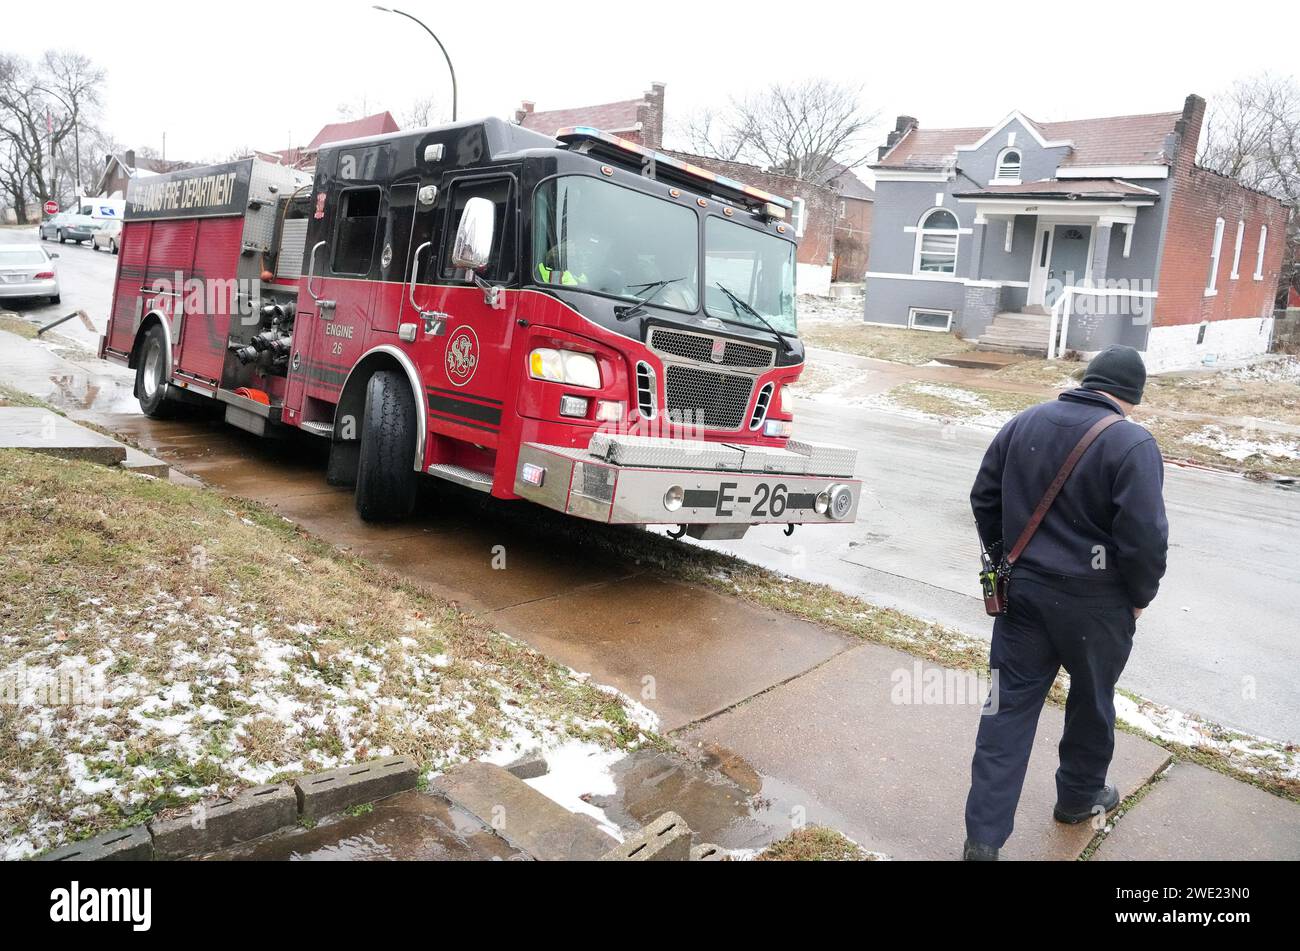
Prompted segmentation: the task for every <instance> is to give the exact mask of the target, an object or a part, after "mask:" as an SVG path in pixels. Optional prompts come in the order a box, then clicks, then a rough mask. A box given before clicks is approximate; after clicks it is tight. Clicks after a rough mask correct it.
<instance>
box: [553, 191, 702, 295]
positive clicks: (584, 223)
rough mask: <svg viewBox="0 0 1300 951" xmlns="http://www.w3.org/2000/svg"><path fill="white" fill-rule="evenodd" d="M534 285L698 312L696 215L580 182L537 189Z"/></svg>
mask: <svg viewBox="0 0 1300 951" xmlns="http://www.w3.org/2000/svg"><path fill="white" fill-rule="evenodd" d="M534 202H535V207H534V216H533V279H534V280H535V281H537V282H538V283H540V284H554V285H557V286H563V287H574V288H580V289H583V290H589V291H595V292H596V293H598V294H608V295H610V296H612V297H619V298H623V299H625V300H629V301H637V300H641V299H642V298H643V297H647V296H651V295H653V303H654V304H655V306H658V307H668V308H671V309H673V310H681V311H687V312H694V311H695V310H697V309H698V307H699V285H700V280H699V231H698V224H697V222H696V218H695V212H693V211H691V210H690V209H689V208H684V207H682V206H681V205H675V204H673V203H672V202H670V201H666V200H664V199H662V198H655V197H654V196H652V195H644V194H642V193H640V192H636V191H632V190H631V189H629V188H623V187H622V186H620V185H615V184H614V183H612V182H606V181H602V180H601V179H598V178H591V177H589V176H585V175H570V176H565V177H562V178H554V179H551V180H550V181H548V182H544V183H543V184H541V185H540V186H538V188H537V193H536V197H535V198H534Z"/></svg>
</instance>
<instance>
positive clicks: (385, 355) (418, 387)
mask: <svg viewBox="0 0 1300 951" xmlns="http://www.w3.org/2000/svg"><path fill="white" fill-rule="evenodd" d="M378 370H397V371H399V372H401V373H403V374H405V375H406V379H407V381H408V382H409V383H410V385H411V396H412V397H413V398H414V399H415V423H416V425H415V457H414V458H413V459H412V461H411V465H412V468H414V469H415V470H416V471H417V472H421V471H423V470H424V445H425V440H426V439H427V438H428V433H429V404H428V402H427V401H426V399H425V396H424V384H423V383H422V382H421V380H420V371H419V370H417V369H416V368H415V364H414V363H412V362H411V358H410V357H408V356H407V355H406V354H405V353H403V352H402V351H401V350H398V349H397V348H396V347H393V346H390V345H388V344H381V345H380V346H378V347H374V348H373V349H371V350H369V351H367V352H366V353H365V355H364V356H362V358H361V359H360V360H358V361H357V362H356V364H355V365H354V366H353V367H352V369H351V370H350V371H348V377H347V379H346V380H345V381H344V383H343V389H342V390H341V391H340V393H339V401H338V403H337V404H336V405H335V407H334V436H333V440H334V443H335V444H338V443H342V442H349V441H356V440H360V438H361V428H360V422H361V420H362V417H363V416H364V415H365V412H366V388H367V387H368V386H369V384H370V378H371V377H372V376H374V375H375V372H376V371H378Z"/></svg>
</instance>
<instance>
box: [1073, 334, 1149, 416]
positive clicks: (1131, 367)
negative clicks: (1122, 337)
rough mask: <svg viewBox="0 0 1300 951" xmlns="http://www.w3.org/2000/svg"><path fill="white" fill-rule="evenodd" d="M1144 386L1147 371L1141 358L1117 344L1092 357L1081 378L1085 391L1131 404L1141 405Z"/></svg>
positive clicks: (1130, 348) (1127, 348)
mask: <svg viewBox="0 0 1300 951" xmlns="http://www.w3.org/2000/svg"><path fill="white" fill-rule="evenodd" d="M1146 383H1147V368H1146V364H1145V363H1143V362H1142V355H1141V354H1140V353H1138V352H1137V351H1136V350H1134V349H1133V348H1132V347H1122V346H1119V345H1118V344H1117V345H1115V346H1113V347H1107V348H1106V349H1105V350H1103V351H1101V353H1099V354H1097V355H1096V356H1095V357H1093V358H1092V360H1091V361H1089V363H1088V372H1087V373H1086V374H1085V375H1084V378H1083V388H1084V389H1085V390H1102V391H1104V392H1106V393H1109V394H1110V395H1111V396H1116V397H1119V398H1120V399H1122V400H1124V402H1126V403H1132V404H1134V405H1137V404H1138V403H1141V402H1142V389H1143V387H1145V386H1146Z"/></svg>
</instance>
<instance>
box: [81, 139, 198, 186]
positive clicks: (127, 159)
mask: <svg viewBox="0 0 1300 951" xmlns="http://www.w3.org/2000/svg"><path fill="white" fill-rule="evenodd" d="M193 167H194V163H193V162H178V161H168V160H166V159H149V158H141V159H137V158H136V155H135V152H134V151H133V150H132V149H127V150H126V151H125V152H123V153H122V154H121V155H107V156H105V157H104V171H103V172H102V173H100V176H99V181H98V182H97V183H96V184H95V194H96V195H98V196H99V197H100V198H125V197H126V186H127V183H128V182H130V181H131V179H133V178H137V177H139V176H149V175H161V174H163V173H165V172H174V171H177V170H178V169H182V168H193Z"/></svg>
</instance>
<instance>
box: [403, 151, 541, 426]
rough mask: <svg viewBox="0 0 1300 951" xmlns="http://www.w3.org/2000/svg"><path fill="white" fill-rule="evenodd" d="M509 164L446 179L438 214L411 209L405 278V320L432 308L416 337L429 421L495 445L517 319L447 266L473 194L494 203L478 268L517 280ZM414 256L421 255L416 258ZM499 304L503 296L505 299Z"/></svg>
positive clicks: (512, 373) (505, 282)
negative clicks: (488, 250) (490, 233)
mask: <svg viewBox="0 0 1300 951" xmlns="http://www.w3.org/2000/svg"><path fill="white" fill-rule="evenodd" d="M514 171H515V170H514V169H507V170H497V171H493V172H491V173H487V174H471V175H464V174H461V175H455V176H447V177H445V178H444V180H443V182H442V186H441V191H440V193H439V195H438V201H437V207H436V214H431V213H427V212H424V211H421V212H419V213H417V215H416V228H415V233H414V235H413V237H412V239H411V249H410V252H409V253H410V255H411V267H410V269H409V272H408V273H411V274H414V283H413V284H411V283H408V285H407V286H406V288H405V291H406V294H407V302H406V304H405V307H406V310H405V311H404V314H407V315H409V316H404V319H406V320H418V319H420V318H419V316H418V315H419V313H420V312H421V311H423V312H425V313H428V314H430V316H431V322H430V324H429V325H428V326H429V330H431V331H433V333H434V334H435V335H433V336H430V335H429V333H428V331H422V333H421V336H420V344H419V349H420V355H421V360H420V363H421V365H422V370H423V373H424V383H425V387H426V389H427V390H428V394H427V398H428V403H429V423H430V427H431V428H432V429H433V430H434V431H435V432H441V433H444V434H446V435H449V436H452V437H454V438H456V439H459V440H462V441H464V442H472V443H474V444H476V445H479V446H484V447H486V448H488V449H495V448H496V445H497V439H498V436H499V434H500V431H501V424H502V407H503V406H505V405H509V404H508V403H507V400H508V398H509V397H510V396H511V395H512V394H513V382H514V381H515V379H516V378H517V376H518V374H519V372H520V370H521V369H522V368H520V367H512V366H511V365H510V346H511V342H512V333H513V330H514V328H515V322H514V321H513V320H511V319H509V318H508V316H507V312H506V310H504V309H496V308H493V307H491V306H489V304H488V303H487V301H486V297H485V294H484V291H483V290H482V289H481V288H480V287H479V286H477V285H476V284H475V282H474V281H473V280H470V279H468V278H467V277H466V274H465V272H464V271H463V270H459V269H457V268H454V267H452V265H451V260H450V259H451V252H452V246H453V244H454V242H455V235H456V231H457V228H458V226H459V224H460V216H461V212H462V211H463V210H464V208H465V204H466V202H468V201H469V199H470V198H475V197H481V198H486V199H488V200H489V201H491V202H492V204H493V205H494V206H495V207H496V211H497V214H496V221H495V229H494V237H493V248H492V259H491V264H489V266H488V267H487V269H486V270H485V271H484V273H483V274H482V278H483V279H484V280H485V281H487V282H488V283H490V284H494V285H497V286H503V287H511V286H515V285H517V284H518V283H519V279H520V275H519V274H518V273H517V268H518V262H517V247H518V245H517V235H516V221H517V212H516V209H517V202H518V200H519V199H518V182H517V178H516V176H515V174H514ZM417 256H418V257H417ZM503 302H504V299H503Z"/></svg>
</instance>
